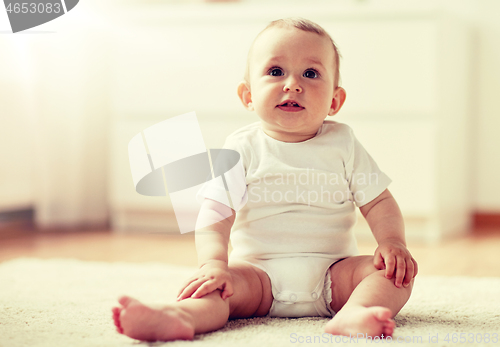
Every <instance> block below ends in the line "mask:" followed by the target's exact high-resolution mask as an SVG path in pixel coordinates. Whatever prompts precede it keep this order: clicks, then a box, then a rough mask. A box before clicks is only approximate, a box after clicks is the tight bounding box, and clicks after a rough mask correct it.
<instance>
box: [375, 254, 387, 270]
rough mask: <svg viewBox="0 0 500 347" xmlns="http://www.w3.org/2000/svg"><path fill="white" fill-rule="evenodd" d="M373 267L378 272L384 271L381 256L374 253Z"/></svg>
mask: <svg viewBox="0 0 500 347" xmlns="http://www.w3.org/2000/svg"><path fill="white" fill-rule="evenodd" d="M373 266H375V268H376V269H378V270H383V269H385V264H384V258H382V254H380V252H377V253H375V256H374V257H373Z"/></svg>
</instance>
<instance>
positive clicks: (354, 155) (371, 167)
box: [346, 130, 391, 207]
mask: <svg viewBox="0 0 500 347" xmlns="http://www.w3.org/2000/svg"><path fill="white" fill-rule="evenodd" d="M351 136H352V142H351V143H352V149H351V155H350V158H349V159H348V161H347V163H346V176H347V180H348V182H349V188H350V191H351V194H352V198H353V200H354V202H355V204H356V206H358V207H361V206H363V205H366V204H367V203H369V202H370V201H372V200H373V199H375V198H376V197H377V196H379V195H380V194H381V193H382V192H383V191H384V190H385V189H387V187H388V186H389V184H390V183H391V179H390V178H389V177H388V176H387V175H386V174H385V173H383V172H382V171H381V170H380V169H379V167H378V165H377V163H376V162H375V161H374V160H373V158H372V157H371V156H370V154H368V152H367V151H366V150H365V149H364V147H363V146H362V145H361V143H360V142H359V141H358V139H356V137H355V136H354V134H353V132H352V130H351Z"/></svg>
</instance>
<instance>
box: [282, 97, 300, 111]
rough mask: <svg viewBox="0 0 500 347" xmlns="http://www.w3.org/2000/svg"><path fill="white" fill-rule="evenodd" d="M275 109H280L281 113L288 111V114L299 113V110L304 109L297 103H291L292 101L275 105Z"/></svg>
mask: <svg viewBox="0 0 500 347" xmlns="http://www.w3.org/2000/svg"><path fill="white" fill-rule="evenodd" d="M276 107H278V108H279V109H281V110H283V111H289V112H290V111H299V110H303V109H304V107H302V106H301V105H300V104H299V103H298V102H296V101H293V100H286V101H285V102H283V103H282V104H279V105H277V106H276Z"/></svg>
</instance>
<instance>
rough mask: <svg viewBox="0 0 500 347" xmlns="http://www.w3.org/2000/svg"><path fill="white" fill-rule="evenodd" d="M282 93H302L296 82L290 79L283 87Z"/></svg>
mask: <svg viewBox="0 0 500 347" xmlns="http://www.w3.org/2000/svg"><path fill="white" fill-rule="evenodd" d="M283 91H284V92H285V93H286V92H289V91H294V92H297V93H302V87H301V86H300V85H299V84H298V83H297V80H295V79H290V80H288V81H287V82H286V84H285V85H284V86H283Z"/></svg>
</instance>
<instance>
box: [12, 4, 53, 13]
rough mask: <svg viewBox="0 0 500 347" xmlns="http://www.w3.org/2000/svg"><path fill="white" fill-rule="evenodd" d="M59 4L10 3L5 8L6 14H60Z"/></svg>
mask: <svg viewBox="0 0 500 347" xmlns="http://www.w3.org/2000/svg"><path fill="white" fill-rule="evenodd" d="M61 11H62V8H61V4H60V3H57V2H55V3H53V4H52V3H50V2H49V3H28V2H23V3H15V4H12V3H10V4H9V5H8V6H7V12H8V13H61Z"/></svg>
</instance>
